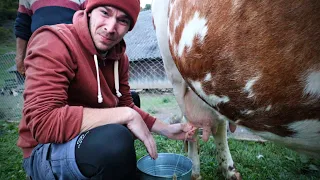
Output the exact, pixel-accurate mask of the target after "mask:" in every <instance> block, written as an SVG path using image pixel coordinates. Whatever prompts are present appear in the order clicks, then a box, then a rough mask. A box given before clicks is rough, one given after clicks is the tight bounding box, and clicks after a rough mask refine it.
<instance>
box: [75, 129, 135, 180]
mask: <svg viewBox="0 0 320 180" xmlns="http://www.w3.org/2000/svg"><path fill="white" fill-rule="evenodd" d="M82 135H83V136H85V137H83V138H82V139H81V141H82V144H81V145H80V148H78V147H77V146H78V145H76V161H77V164H78V167H79V169H80V171H81V172H82V173H83V174H84V175H86V176H87V177H91V176H89V175H95V174H104V175H103V176H105V175H106V174H109V173H112V174H115V175H119V174H118V173H120V175H121V172H117V168H120V169H123V168H127V170H128V172H127V173H132V172H134V170H135V168H136V155H135V149H134V139H133V135H132V134H131V132H130V131H129V130H128V129H127V128H126V127H125V126H123V125H119V124H109V125H105V126H101V127H98V128H95V129H92V130H90V131H88V132H85V133H83V134H82ZM80 138H81V136H79V138H78V141H79V139H80ZM117 166H119V167H117ZM120 166H123V168H121V167H120ZM90 167H96V168H94V169H92V168H90ZM109 171H110V172H109ZM124 172H125V171H123V173H124Z"/></svg>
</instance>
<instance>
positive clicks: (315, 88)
mask: <svg viewBox="0 0 320 180" xmlns="http://www.w3.org/2000/svg"><path fill="white" fill-rule="evenodd" d="M152 15H153V20H154V26H155V30H156V36H157V39H158V45H159V48H160V52H161V55H162V58H163V61H164V66H165V70H166V73H167V75H168V79H169V80H170V81H171V82H172V85H173V89H174V94H175V96H176V99H177V101H178V104H179V106H180V108H181V111H182V113H183V114H184V115H185V116H186V118H187V119H188V121H190V123H192V124H193V125H194V126H196V127H199V128H203V129H204V135H203V139H204V140H207V139H208V135H209V134H210V133H212V134H213V135H214V138H215V143H216V145H217V152H218V154H217V157H218V161H219V165H220V168H221V169H222V172H223V174H224V176H225V177H226V178H227V179H239V178H241V177H240V174H239V173H238V172H237V171H236V169H235V166H234V163H233V160H232V157H231V154H230V152H229V148H228V143H227V138H226V130H227V121H228V122H231V123H232V124H234V125H237V126H243V127H245V128H248V129H249V130H251V131H252V132H253V133H255V134H257V135H259V136H261V137H263V138H264V139H267V140H270V141H273V142H275V143H278V144H280V145H284V146H286V147H288V148H291V149H293V150H296V151H298V152H301V153H303V154H307V155H309V156H312V157H314V158H318V159H319V158H320V1H317V0H292V1H286V0H264V1H249V0H242V1H241V0H223V1H222V0H201V1H196V0H183V1H182V0H153V2H152ZM195 149H196V148H195ZM195 149H194V150H195ZM195 154H196V153H195ZM195 154H194V155H195ZM190 155H191V156H193V155H192V154H190V153H189V156H190ZM191 158H192V159H193V160H194V162H195V164H194V167H193V173H194V175H199V172H200V168H199V166H198V164H199V161H198V158H199V157H197V156H196V157H191Z"/></svg>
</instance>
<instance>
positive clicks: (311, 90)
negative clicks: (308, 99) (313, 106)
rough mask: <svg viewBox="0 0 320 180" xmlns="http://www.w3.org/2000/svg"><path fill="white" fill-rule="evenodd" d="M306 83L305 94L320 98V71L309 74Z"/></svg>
mask: <svg viewBox="0 0 320 180" xmlns="http://www.w3.org/2000/svg"><path fill="white" fill-rule="evenodd" d="M305 83H306V85H305V87H304V90H303V94H304V95H310V96H312V97H315V98H320V71H314V72H311V73H310V74H308V75H307V78H306V80H305Z"/></svg>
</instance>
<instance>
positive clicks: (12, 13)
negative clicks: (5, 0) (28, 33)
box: [0, 8, 17, 21]
mask: <svg viewBox="0 0 320 180" xmlns="http://www.w3.org/2000/svg"><path fill="white" fill-rule="evenodd" d="M16 17H17V9H13V8H12V9H0V21H4V20H14V19H15V18H16Z"/></svg>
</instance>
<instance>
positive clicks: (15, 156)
mask: <svg viewBox="0 0 320 180" xmlns="http://www.w3.org/2000/svg"><path fill="white" fill-rule="evenodd" d="M17 127H18V123H8V122H5V121H4V120H0V179H3V180H6V179H10V180H15V179H17V180H21V179H26V175H25V173H24V171H23V169H22V152H21V150H20V149H19V148H18V147H17V146H16V142H17V139H18V128H17Z"/></svg>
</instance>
